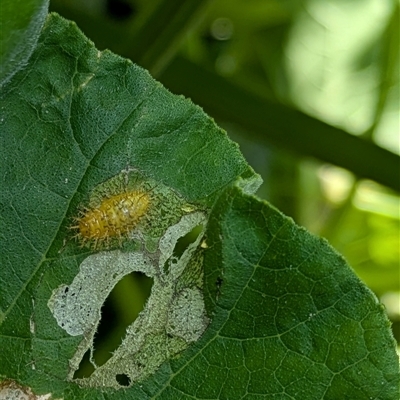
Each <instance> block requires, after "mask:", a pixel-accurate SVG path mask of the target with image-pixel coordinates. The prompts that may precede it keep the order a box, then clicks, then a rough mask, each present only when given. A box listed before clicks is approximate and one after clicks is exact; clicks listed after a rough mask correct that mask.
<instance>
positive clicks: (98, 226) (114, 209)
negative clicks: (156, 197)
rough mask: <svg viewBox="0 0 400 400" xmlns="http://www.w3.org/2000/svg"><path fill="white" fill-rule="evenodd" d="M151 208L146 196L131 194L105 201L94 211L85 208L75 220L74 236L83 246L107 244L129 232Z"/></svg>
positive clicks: (112, 197)
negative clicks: (76, 232)
mask: <svg viewBox="0 0 400 400" xmlns="http://www.w3.org/2000/svg"><path fill="white" fill-rule="evenodd" d="M149 205H150V196H149V193H146V192H145V191H142V190H132V191H127V192H124V193H120V194H115V195H113V196H109V197H105V198H104V199H103V200H102V201H101V202H100V204H99V205H98V206H97V207H94V208H86V209H85V210H83V212H82V213H81V215H80V216H79V217H77V218H76V222H77V225H76V226H74V227H73V228H74V229H77V230H78V234H77V235H76V236H77V237H78V239H79V240H80V241H81V242H82V245H85V244H86V243H91V244H93V245H94V247H95V248H96V247H97V245H98V244H101V243H104V242H107V243H108V242H109V241H110V239H112V238H121V237H122V236H123V235H126V234H127V233H129V232H131V231H132V230H133V229H134V228H135V227H136V225H137V224H138V223H139V221H140V219H141V218H142V217H143V216H144V214H145V213H146V211H147V210H148V208H149Z"/></svg>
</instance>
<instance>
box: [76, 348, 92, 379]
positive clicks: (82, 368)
mask: <svg viewBox="0 0 400 400" xmlns="http://www.w3.org/2000/svg"><path fill="white" fill-rule="evenodd" d="M93 372H94V365H93V364H92V363H91V362H90V349H89V350H88V351H87V352H86V353H85V355H84V356H83V358H82V360H81V363H80V364H79V368H78V369H77V370H76V371H75V373H74V379H80V378H87V377H89V376H90V375H92V374H93Z"/></svg>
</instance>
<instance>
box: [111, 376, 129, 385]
mask: <svg viewBox="0 0 400 400" xmlns="http://www.w3.org/2000/svg"><path fill="white" fill-rule="evenodd" d="M115 379H116V381H117V382H118V383H119V384H120V385H121V386H129V385H130V384H131V379H130V378H129V376H128V375H126V374H117V375H115Z"/></svg>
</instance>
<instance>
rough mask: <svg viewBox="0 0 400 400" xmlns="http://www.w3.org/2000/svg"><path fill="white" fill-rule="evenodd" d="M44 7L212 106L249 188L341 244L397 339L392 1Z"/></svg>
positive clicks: (395, 12)
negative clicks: (236, 147) (249, 172)
mask: <svg viewBox="0 0 400 400" xmlns="http://www.w3.org/2000/svg"><path fill="white" fill-rule="evenodd" d="M178 3H179V4H178ZM50 10H53V11H57V12H58V13H60V14H61V15H63V16H65V17H66V18H69V19H72V20H74V21H75V22H76V23H77V25H78V26H79V27H80V28H81V29H82V30H83V31H84V32H85V34H86V35H87V36H88V37H89V38H90V39H92V40H93V41H94V42H95V45H96V47H97V48H99V49H101V50H102V49H106V48H108V49H110V50H112V51H113V52H115V53H117V54H120V55H122V56H125V57H128V58H131V59H132V61H134V62H135V63H137V64H139V65H141V66H143V67H145V68H147V69H149V70H150V72H151V73H152V75H153V76H155V77H156V78H157V79H158V80H160V81H161V82H162V83H163V84H164V85H165V86H166V87H167V88H169V89H170V90H171V91H172V92H174V93H177V94H181V93H182V94H184V95H185V96H187V97H190V98H192V100H193V101H194V102H196V103H197V104H200V105H201V106H202V107H203V108H204V109H205V111H206V112H208V113H209V114H210V115H211V116H212V117H214V118H215V119H216V121H217V123H219V124H220V125H221V126H222V127H223V128H224V129H226V130H227V132H228V134H229V136H230V137H231V138H232V139H233V140H235V141H237V142H238V143H239V144H240V147H241V150H242V151H243V153H244V154H245V156H246V158H247V161H248V162H249V163H250V165H252V166H253V168H254V169H255V170H256V171H257V172H259V173H261V174H262V176H263V179H264V184H263V186H262V187H261V188H260V189H259V191H258V195H259V196H261V197H263V198H265V199H267V200H269V201H271V202H272V204H274V205H275V206H276V207H278V208H279V209H281V210H282V211H284V212H285V213H286V214H287V215H289V216H291V217H292V218H293V219H294V220H295V221H296V222H297V223H299V224H301V225H303V226H305V227H306V228H308V229H309V230H310V231H312V232H314V233H316V234H318V235H321V236H323V237H325V238H327V239H328V240H329V241H330V243H331V244H332V245H333V246H334V247H335V248H336V249H337V250H338V251H339V252H341V253H342V254H344V256H345V257H346V258H347V260H348V261H349V263H350V265H352V267H353V268H354V269H355V271H356V273H357V274H358V275H359V277H360V278H361V279H362V280H363V281H364V282H365V283H366V284H367V285H368V286H369V287H370V288H371V289H372V290H373V291H374V292H375V294H376V295H377V296H378V298H379V299H380V301H381V302H382V303H383V304H384V305H385V306H386V309H387V313H388V314H389V317H390V318H391V320H392V322H393V325H392V329H393V332H394V334H395V337H396V339H397V341H400V276H399V258H400V239H399V231H400V229H399V228H400V227H399V220H400V215H399V210H400V208H399V207H400V202H399V196H398V190H399V161H398V157H393V153H394V154H397V155H398V154H399V153H400V146H399V90H400V88H399V43H398V41H399V36H398V29H399V3H398V2H397V1H395V0H349V1H341V0H323V1H321V0H307V1H305V0H304V1H299V0H285V1H278V0H253V1H243V0H232V1H229V2H227V1H224V0H216V1H213V2H207V1H196V2H193V1H184V2H177V1H175V2H174V1H169V2H167V1H150V2H148V1H144V0H92V1H90V2H89V1H85V2H82V1H78V0H52V1H51V2H50ZM157 10H159V11H157ZM154 27H157V28H154ZM138 38H140V40H138ZM249 110H250V111H249ZM293 111H296V112H293ZM298 111H300V112H298ZM308 116H311V117H313V118H312V119H307V118H308ZM321 121H322V123H321ZM343 133H345V137H344V139H343V135H342V134H343ZM350 135H352V137H356V138H357V139H360V140H357V141H349V142H348V141H347V139H348V137H349V136H350ZM316 138H317V139H316ZM315 140H317V142H316V143H315V145H314V143H313V142H314V141H315ZM365 143H366V144H368V145H373V146H371V148H369V147H368V148H367V147H365V146H363V144H365ZM378 146H379V147H378ZM381 148H383V149H385V150H388V151H385V152H381V151H380V150H381ZM139 293H140V292H139ZM118 296H119V295H118V290H116V291H115V294H113V298H115V302H114V303H115V305H114V307H116V308H118V306H117V305H118Z"/></svg>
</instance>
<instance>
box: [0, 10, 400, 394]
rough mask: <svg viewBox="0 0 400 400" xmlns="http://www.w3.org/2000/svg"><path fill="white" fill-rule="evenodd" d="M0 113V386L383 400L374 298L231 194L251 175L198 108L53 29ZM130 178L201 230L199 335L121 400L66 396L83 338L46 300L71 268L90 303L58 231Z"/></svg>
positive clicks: (381, 336)
mask: <svg viewBox="0 0 400 400" xmlns="http://www.w3.org/2000/svg"><path fill="white" fill-rule="evenodd" d="M2 102H3V104H2V115H1V124H2V125H1V127H2V129H1V132H2V135H1V140H2V144H1V146H2V149H3V150H4V156H3V157H2V159H1V170H2V176H1V179H2V181H1V188H2V190H1V205H2V212H1V224H2V227H4V228H3V232H2V236H1V238H0V240H1V243H0V250H1V252H2V253H1V259H2V261H3V268H2V271H1V276H0V293H1V298H0V348H1V349H2V354H1V359H2V360H1V361H2V362H1V363H0V376H1V377H7V378H10V379H15V380H17V381H18V382H19V383H21V384H23V385H27V386H29V387H31V388H32V390H33V391H34V392H35V393H49V392H51V393H52V394H53V396H54V397H55V398H57V397H63V398H64V399H76V398H85V397H88V398H90V399H103V398H109V399H122V398H123V399H149V398H160V399H180V398H182V399H186V398H207V399H242V398H246V399H256V398H266V399H268V398H270V399H277V398H279V399H291V398H301V399H321V398H324V399H337V398H351V399H369V398H371V397H372V398H375V399H385V400H386V399H393V400H394V399H395V398H396V390H397V387H398V377H399V375H398V359H397V357H396V353H395V350H394V341H393V338H392V337H391V334H390V331H389V329H388V320H387V318H386V316H385V314H384V311H383V310H382V307H381V306H380V305H379V304H378V302H377V300H376V298H375V297H374V296H373V295H372V293H371V292H370V291H369V290H368V289H367V288H366V287H365V286H364V285H363V284H362V283H361V282H360V281H359V280H358V279H357V278H356V277H355V275H354V274H353V272H352V271H351V270H350V269H349V267H348V266H347V265H346V263H345V261H344V260H343V259H342V258H341V257H340V256H339V255H338V254H337V253H336V252H335V251H334V250H333V249H332V248H331V247H330V246H329V245H328V244H327V243H326V242H325V241H323V240H321V239H318V238H315V237H314V236H311V235H310V234H309V233H308V232H306V231H305V230H304V229H302V228H299V227H297V226H296V225H295V224H294V223H293V222H292V221H291V220H290V219H288V218H286V217H284V216H283V215H282V214H281V213H280V212H278V211H277V210H275V209H274V208H273V207H271V206H270V205H268V204H266V203H264V202H261V201H260V200H258V199H256V198H255V197H250V196H249V195H246V194H245V193H244V192H246V191H247V192H253V191H254V190H255V189H256V188H257V185H258V183H259V180H258V178H257V175H256V174H255V173H254V171H253V170H252V169H251V168H250V167H249V166H248V165H247V163H246V162H245V160H244V159H243V156H242V155H241V154H240V152H239V150H238V147H237V145H235V144H234V143H233V142H231V141H230V140H229V139H228V138H227V137H226V134H225V133H224V132H223V131H222V130H221V129H219V128H218V127H217V126H216V125H215V124H214V122H213V121H212V120H211V119H210V118H209V117H207V116H206V115H205V114H204V113H203V111H202V110H201V109H200V108H199V107H197V106H195V105H193V104H192V103H191V102H190V101H188V100H186V99H184V98H183V97H179V96H175V95H173V94H171V93H170V92H168V91H167V90H166V89H164V88H163V87H162V86H161V85H160V84H159V83H157V82H156V81H154V80H153V79H152V78H151V77H150V76H149V74H148V73H147V72H146V71H144V70H143V69H141V68H140V67H138V66H135V65H133V64H132V63H131V62H129V61H127V60H124V59H122V58H120V57H117V56H115V55H114V54H111V53H110V52H107V51H106V52H99V51H98V50H96V49H95V48H94V46H93V44H92V43H91V42H90V41H88V40H87V39H86V38H85V37H84V36H83V35H82V33H81V32H80V31H79V30H78V29H77V28H76V26H75V24H73V23H70V22H67V21H65V20H64V19H62V18H60V17H58V16H57V15H50V16H49V18H48V20H47V21H46V23H45V26H44V28H43V31H42V34H41V36H40V38H39V41H38V46H37V48H36V49H35V51H34V53H33V54H32V56H31V58H30V59H29V63H28V65H27V66H26V67H25V68H24V69H23V70H21V71H19V72H18V73H17V74H16V75H15V76H14V77H13V78H12V80H10V81H9V82H8V83H7V85H6V86H5V90H3V92H2ZM131 170H134V171H137V170H139V171H140V173H142V174H143V175H145V176H146V177H148V178H149V180H151V182H153V181H155V182H157V185H155V186H152V189H151V190H152V191H153V192H154V193H156V192H157V191H162V190H164V189H163V188H164V187H166V188H169V189H168V190H171V191H172V192H173V193H176V196H180V197H179V199H181V198H183V199H184V200H185V201H186V202H187V203H188V204H189V205H195V206H196V207H198V208H199V209H200V210H205V211H204V212H205V213H206V214H207V215H208V216H209V223H208V226H207V230H206V236H205V241H203V242H202V244H201V246H198V247H197V248H196V249H199V248H200V247H201V248H202V249H203V250H204V298H205V306H206V310H207V314H208V317H209V318H210V320H211V322H210V325H209V327H208V328H207V329H206V331H205V333H204V335H203V336H202V337H201V338H200V339H199V340H198V341H195V342H194V343H193V344H192V345H191V346H190V347H189V348H188V349H187V350H186V351H184V352H181V353H180V354H178V355H175V356H174V357H173V358H170V359H167V361H166V362H163V363H162V365H161V367H160V368H157V370H156V372H155V373H154V374H152V375H151V376H148V377H147V378H145V379H144V380H142V381H140V382H139V383H134V384H133V385H132V386H131V387H129V388H126V389H124V390H116V389H115V388H111V387H107V388H104V387H99V385H96V384H93V382H92V383H91V385H92V384H93V385H92V386H90V385H89V386H90V387H84V385H81V386H78V385H77V384H76V382H74V380H72V379H71V376H70V375H71V368H72V364H73V363H72V362H71V360H73V359H74V356H75V355H76V352H77V351H78V350H79V348H80V347H82V346H83V345H84V344H85V343H86V342H87V341H88V340H90V337H89V335H88V334H87V332H85V334H83V335H81V334H77V335H76V336H73V335H70V334H69V333H68V332H67V331H66V330H64V329H63V328H62V326H61V325H60V326H59V324H58V323H57V321H56V319H55V318H54V316H53V313H52V305H51V302H52V300H51V299H53V297H54V291H55V290H57V288H60V287H61V286H62V285H64V284H70V283H71V282H72V281H73V280H74V279H75V278H76V277H77V276H78V275H79V274H81V275H82V273H83V272H82V271H83V261H85V263H86V264H85V265H86V266H88V267H89V269H90V268H92V269H91V272H90V274H89V275H86V277H87V276H90V277H93V278H92V280H91V281H90V282H89V288H90V284H92V285H97V283H96V273H95V272H96V265H95V264H94V261H93V262H92V261H88V260H93V259H96V257H92V256H93V254H92V253H94V254H95V256H96V255H99V257H101V252H97V250H96V248H89V250H88V249H82V248H79V246H78V244H77V243H76V241H75V240H74V239H73V238H72V234H71V230H70V229H69V227H70V226H71V223H72V221H73V218H74V216H76V215H77V212H78V210H79V207H80V205H81V204H82V203H84V202H85V200H87V198H88V196H89V194H90V193H91V192H92V190H93V189H94V188H97V187H99V185H103V184H104V182H107V181H108V180H109V179H110V178H112V177H115V176H118V174H120V173H121V171H131ZM236 181H237V182H239V186H240V187H239V186H234V185H233V184H234V182H236ZM179 201H180V200H179ZM179 201H178V200H177V203H178V205H179V204H181V203H179ZM162 206H163V205H162V204H160V206H159V208H160V209H162ZM193 207H194V206H193ZM182 210H184V211H185V212H189V213H190V212H191V211H190V207H189V206H187V205H185V206H184V207H182ZM188 210H189V211H188ZM162 212H164V211H162ZM160 215H161V214H160ZM189 215H190V214H189ZM199 218H200V217H199ZM202 218H203V217H202ZM182 220H183V218H182ZM199 220H200V219H198V220H196V221H199ZM186 223H187V222H184V224H186ZM197 223H198V222H195V224H197ZM184 224H182V226H183V225H184ZM155 225H157V224H155ZM177 225H179V224H177ZM177 225H174V226H175V227H176V226H177ZM177 229H178V228H175V230H172V231H170V232H169V233H168V235H169V236H167V234H165V235H164V236H163V237H162V239H161V240H160V244H159V249H158V250H157V251H159V253H157V252H155V253H154V252H153V253H152V254H153V256H152V257H153V258H154V257H156V256H157V257H159V258H160V259H161V258H162V257H164V256H165V258H167V257H168V254H167V255H165V254H166V253H163V251H165V252H168V250H165V249H164V250H163V249H162V248H161V247H162V246H161V241H162V240H164V242H165V241H167V239H168V238H169V239H168V240H170V241H172V240H175V242H176V241H177V240H178V238H179V237H180V236H182V235H181V234H180V233H179V232H178V233H177V231H176V230H177ZM174 235H175V236H174ZM171 237H175V239H171ZM166 238H167V239H166ZM164 242H163V243H164ZM164 244H165V243H164ZM197 245H198V243H197V244H196V246H197ZM194 248H195V247H193V249H194ZM203 250H201V251H203ZM129 251H131V250H129V249H128V253H124V254H125V256H124V257H125V258H129V255H127V254H130V253H129ZM194 251H195V250H194ZM196 251H197V250H196ZM104 253H105V254H109V256H110V257H111V252H104ZM149 253H151V252H150V251H149ZM132 254H134V257H136V256H135V254H138V253H135V252H132ZM160 254H161V255H160ZM184 254H185V253H184ZM146 255H148V254H147V253H146ZM91 257H92V258H91ZM107 257H108V256H107ZM182 257H184V256H182ZM137 258H140V257H137ZM141 260H142V259H141ZM143 260H144V259H143ZM100 261H101V260H100ZM100 261H99V263H100ZM135 262H138V263H144V262H147V259H146V260H144V261H135ZM150 262H151V260H150ZM128 264H129V263H128ZM121 265H122V264H121ZM196 265H197V264H196ZM119 266H120V265H119ZM93 271H95V272H94V273H93ZM98 271H100V269H98ZM112 271H113V270H112ZM112 271H111V272H112ZM115 271H116V270H115ZM111 272H110V276H111V275H112V274H111ZM106 273H107V270H106ZM105 276H106V275H105ZM192 278H193V276H192V275H190V274H189V275H186V276H184V277H183V278H182V279H186V280H190V279H192ZM107 279H108V278H107ZM110 279H111V278H110ZM112 279H116V277H115V276H114V277H113V278H112ZM103 282H104V280H103ZM162 289H164V288H163V287H162ZM86 290H87V289H86ZM185 290H186V291H185ZM78 292H79V290H78V291H77V293H78ZM94 292H95V290H93V293H94ZM180 293H187V294H188V295H190V296H192V297H195V298H198V297H199V296H200V294H199V292H198V291H196V290H192V291H191V292H190V291H188V290H187V289H184V291H182V292H180ZM177 294H179V293H178V292H177ZM99 296H101V293H100V294H99ZM173 300H174V301H176V302H178V303H179V304H182V301H183V300H184V299H183V298H179V296H178V295H177V296H176V297H173ZM102 301H103V300H98V301H97V303H98V304H99V309H98V310H100V308H101V304H102ZM161 306H165V304H160V307H161ZM155 308H156V307H155ZM177 310H178V309H175V311H174V313H175V314H174V315H175V318H176V319H175V322H176V325H179V319H182V318H181V317H180V315H181V314H179V312H178V311H177ZM192 310H193V312H194V313H195V314H196V318H197V319H201V312H200V311H199V310H198V309H196V308H195V307H193V308H192ZM90 317H92V315H91V316H90ZM73 322H74V321H73ZM176 325H175V326H169V328H170V332H172V333H174V332H177V330H179V329H178V328H177V326H176ZM184 328H185V327H184ZM74 329H75V328H74ZM182 329H183V328H182ZM185 329H186V328H185ZM182 332H184V336H186V337H193V332H191V331H188V330H186V331H182V330H181V334H182ZM172 336H173V335H172ZM194 336H196V335H194ZM128 354H129V349H128ZM117 367H118V366H117Z"/></svg>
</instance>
